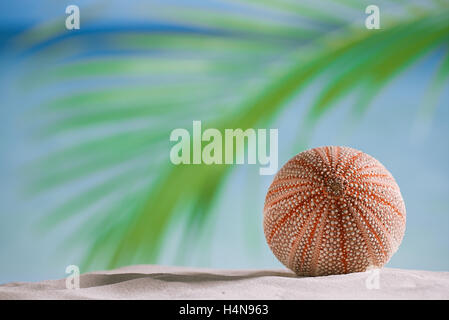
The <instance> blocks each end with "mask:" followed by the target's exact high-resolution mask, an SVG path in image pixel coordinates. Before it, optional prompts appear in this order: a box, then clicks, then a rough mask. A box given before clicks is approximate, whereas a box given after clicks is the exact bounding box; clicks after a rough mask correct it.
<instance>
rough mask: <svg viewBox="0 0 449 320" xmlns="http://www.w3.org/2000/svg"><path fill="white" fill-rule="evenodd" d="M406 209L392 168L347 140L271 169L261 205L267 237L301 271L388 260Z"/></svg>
mask: <svg viewBox="0 0 449 320" xmlns="http://www.w3.org/2000/svg"><path fill="white" fill-rule="evenodd" d="M405 221H406V212H405V204H404V201H403V199H402V195H401V192H400V190H399V187H398V185H397V183H396V181H395V180H394V178H393V176H392V175H391V173H390V172H389V171H388V170H387V169H386V168H385V167H384V166H383V165H382V164H381V163H380V162H379V161H378V160H376V159H374V158H373V157H371V156H370V155H368V154H366V153H364V152H362V151H359V150H356V149H353V148H349V147H341V146H326V147H319V148H314V149H310V150H307V151H304V152H301V153H299V154H298V155H296V156H295V157H293V158H292V159H290V160H289V161H288V162H287V163H286V164H285V165H284V166H283V167H282V168H281V169H280V170H279V171H278V173H277V174H276V175H275V177H274V180H273V182H272V184H271V185H270V187H269V189H268V193H267V196H266V199H265V206H264V218H263V227H264V233H265V238H266V240H267V243H268V245H269V247H270V249H271V250H272V252H273V253H274V255H275V256H276V257H277V259H279V261H280V262H282V263H283V264H284V265H285V266H286V267H288V268H289V269H291V270H292V271H294V272H295V273H296V274H298V275H302V276H321V275H332V274H346V273H351V272H363V271H366V270H368V269H369V268H380V267H382V266H383V265H385V264H386V263H387V262H388V261H389V259H390V258H391V256H392V255H393V254H394V253H395V252H396V250H397V249H398V247H399V245H400V243H401V241H402V238H403V236H404V232H405Z"/></svg>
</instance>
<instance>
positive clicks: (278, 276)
mask: <svg viewBox="0 0 449 320" xmlns="http://www.w3.org/2000/svg"><path fill="white" fill-rule="evenodd" d="M0 299H449V272H432V271H418V270H403V269H391V268H385V269H381V270H378V271H368V272H361V273H352V274H347V275H335V276H326V277H297V276H296V275H294V274H293V273H292V272H290V271H288V270H217V269H202V268H188V267H168V266H157V265H136V266H129V267H124V268H120V269H116V270H110V271H97V272H90V273H85V274H82V275H81V277H80V288H79V289H67V288H66V279H60V280H47V281H41V282H13V283H6V284H2V285H0Z"/></svg>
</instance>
